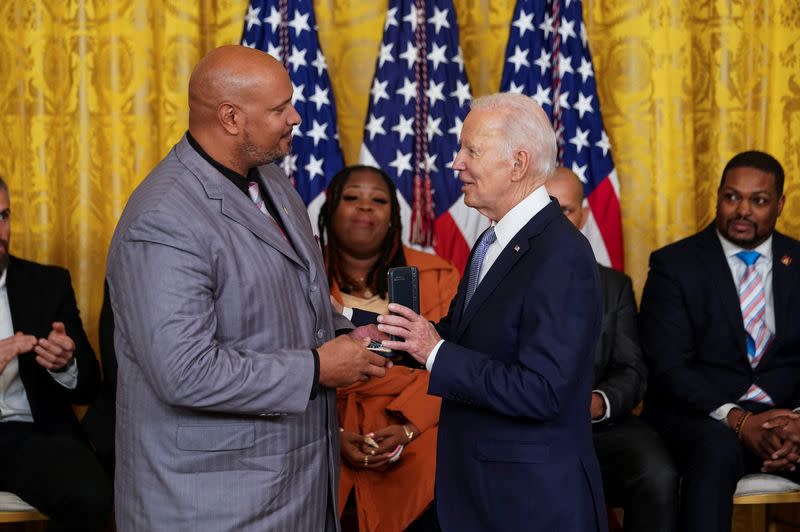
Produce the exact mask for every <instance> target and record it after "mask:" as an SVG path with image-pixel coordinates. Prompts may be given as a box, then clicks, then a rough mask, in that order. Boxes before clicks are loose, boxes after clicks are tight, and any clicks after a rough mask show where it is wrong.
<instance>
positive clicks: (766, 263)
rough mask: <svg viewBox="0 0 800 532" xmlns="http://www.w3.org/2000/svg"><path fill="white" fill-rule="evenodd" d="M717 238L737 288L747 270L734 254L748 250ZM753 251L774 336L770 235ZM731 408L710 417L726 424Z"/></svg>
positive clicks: (768, 322) (767, 320) (720, 237)
mask: <svg viewBox="0 0 800 532" xmlns="http://www.w3.org/2000/svg"><path fill="white" fill-rule="evenodd" d="M717 237H718V238H719V243H720V244H722V252H723V253H725V258H726V259H727V261H728V267H729V268H730V269H731V274H732V275H733V280H734V282H735V283H736V286H737V287H738V286H739V282H740V281H741V279H742V276H744V272H745V270H746V269H747V265H746V264H745V263H744V261H743V260H742V259H740V258H739V257H737V256H736V254H737V253H739V252H740V251H749V250H746V249H745V248H741V247H739V246H737V245H736V244H734V243H733V242H730V241H729V240H727V239H726V238H725V237H724V236H722V235H721V234H720V232H719V231H717ZM753 251H758V252H759V253H760V254H761V256H760V257H759V258H758V260H757V261H756V263H755V267H756V271H757V272H758V273H759V274H760V275H761V279H762V281H763V285H764V302H765V304H766V310H765V313H764V321H765V322H766V325H767V329H768V330H769V332H770V333H771V334H773V335H774V334H775V305H774V298H773V294H772V235H770V237H769V238H767V239H766V240H765V241H764V242H762V243H761V245H759V246H758V247H757V248H755V249H753ZM742 334H745V330H744V323H742ZM733 408H739V406H737V405H735V404H734V403H726V404H724V405H722V406H720V407H719V408H717V409H716V410H713V411H712V412H711V413H710V415H711V417H712V418H714V419H716V420H717V421H721V422H723V423H725V424H727V423H728V413H729V412H730V411H731V409H733Z"/></svg>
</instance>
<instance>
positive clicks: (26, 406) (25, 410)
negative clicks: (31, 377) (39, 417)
mask: <svg viewBox="0 0 800 532" xmlns="http://www.w3.org/2000/svg"><path fill="white" fill-rule="evenodd" d="M7 271H8V270H7V269H4V270H3V273H2V275H0V339H5V338H8V337H10V336H13V335H14V324H13V322H12V320H11V307H10V306H9V304H8V290H7V289H6V272H7ZM23 332H25V331H23ZM48 372H49V373H50V375H51V376H52V377H53V379H54V380H55V381H56V382H58V383H59V384H61V385H62V386H64V387H65V388H67V389H70V390H74V389H75V387H76V386H77V385H78V366H77V364H76V363H75V359H74V358H73V359H72V360H71V361H70V363H69V364H68V366H67V369H66V370H65V371H60V372H57V373H54V372H52V371H48ZM5 421H25V422H28V423H33V414H32V413H31V405H30V403H29V402H28V394H27V393H26V392H25V386H24V385H23V384H22V379H20V378H19V361H18V360H17V357H14V358H12V359H11V361H10V362H9V363H8V364H7V365H6V367H5V369H3V371H2V372H0V422H5Z"/></svg>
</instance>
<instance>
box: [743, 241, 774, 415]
mask: <svg viewBox="0 0 800 532" xmlns="http://www.w3.org/2000/svg"><path fill="white" fill-rule="evenodd" d="M736 256H737V257H738V258H739V259H740V260H741V261H742V262H744V264H745V266H746V269H745V271H744V275H742V278H741V280H740V281H739V304H740V306H741V307H742V320H743V323H744V330H745V335H746V340H747V358H748V359H749V360H750V366H751V367H752V368H753V369H755V368H756V367H758V363H759V362H761V357H762V356H764V352H765V351H766V349H767V346H768V345H769V343H770V341H771V340H772V333H770V332H769V329H767V321H766V312H767V304H766V299H765V297H764V282H763V279H762V278H761V274H760V273H758V271H757V270H756V261H757V260H758V259H759V257H761V254H760V253H759V252H758V251H740V252H739V253H737V254H736ZM740 400H741V401H755V402H757V403H765V404H773V403H772V398H771V397H770V396H769V394H768V393H767V392H765V391H764V390H763V389H762V388H761V387H760V386H758V385H757V384H755V383H754V384H751V385H750V388H749V389H748V390H747V391H746V392H745V394H744V395H743V396H742V397H741V398H740Z"/></svg>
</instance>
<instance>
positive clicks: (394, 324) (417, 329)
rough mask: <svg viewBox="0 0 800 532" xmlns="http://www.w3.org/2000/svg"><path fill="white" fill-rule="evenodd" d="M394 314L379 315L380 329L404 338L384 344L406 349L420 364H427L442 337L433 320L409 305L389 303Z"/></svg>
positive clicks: (393, 349)
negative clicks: (421, 314) (427, 318)
mask: <svg viewBox="0 0 800 532" xmlns="http://www.w3.org/2000/svg"><path fill="white" fill-rule="evenodd" d="M389 311H391V312H393V313H394V314H382V315H380V316H378V323H379V325H378V329H380V330H381V331H382V332H384V333H386V334H392V335H394V336H399V337H401V338H403V339H404V340H403V341H402V342H401V341H392V340H384V341H383V345H384V346H385V347H388V348H389V349H391V350H392V351H405V352H406V353H408V354H410V355H411V356H412V357H414V360H416V361H417V362H419V363H420V364H425V362H426V361H427V360H428V356H430V354H431V351H433V348H434V347H436V344H437V343H439V340H441V339H442V337H441V336H439V333H438V332H436V328H435V327H434V326H433V324H432V323H431V322H429V321H428V320H426V319H425V318H423V317H422V316H420V315H419V314H417V313H416V312H414V311H413V310H411V309H410V308H408V307H404V306H403V305H398V304H397V303H390V304H389Z"/></svg>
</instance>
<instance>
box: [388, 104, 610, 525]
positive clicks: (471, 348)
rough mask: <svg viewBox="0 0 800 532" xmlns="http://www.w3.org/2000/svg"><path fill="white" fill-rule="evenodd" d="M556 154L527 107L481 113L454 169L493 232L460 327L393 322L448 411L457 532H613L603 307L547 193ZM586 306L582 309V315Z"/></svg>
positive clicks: (458, 316) (449, 519)
mask: <svg viewBox="0 0 800 532" xmlns="http://www.w3.org/2000/svg"><path fill="white" fill-rule="evenodd" d="M555 159H556V141H555V134H554V133H553V129H552V127H551V125H550V122H549V120H548V118H547V115H545V113H544V111H543V110H542V108H541V107H539V106H538V104H536V103H535V102H534V101H533V100H531V99H530V98H528V97H526V96H523V95H521V94H507V93H504V94H496V95H492V96H487V97H484V98H480V99H477V100H475V101H474V102H473V104H472V110H471V111H470V113H469V114H468V115H467V118H466V119H465V121H464V127H463V129H462V131H461V149H460V150H459V152H458V154H457V156H456V159H455V161H454V163H453V168H454V169H455V170H457V171H459V178H460V179H461V181H462V183H463V187H462V190H463V191H464V201H465V203H466V204H467V205H468V206H470V207H472V208H475V209H477V210H478V211H480V212H481V213H482V214H484V215H486V216H488V217H489V218H490V219H491V220H492V222H494V223H493V225H492V226H491V227H490V228H489V229H487V230H486V232H484V233H483V235H482V236H481V238H480V239H479V240H478V242H477V243H476V245H475V246H474V247H473V250H472V254H471V257H470V265H469V269H468V271H467V273H466V275H465V276H464V279H463V280H462V282H461V284H460V285H459V289H458V293H457V294H456V297H455V299H454V300H453V302H452V304H451V306H450V311H449V313H448V315H447V316H446V317H445V318H444V319H443V320H442V321H441V322H439V324H438V325H437V326H436V327H435V328H434V326H433V325H431V324H430V323H429V322H427V321H426V320H425V319H424V318H423V317H420V316H418V315H417V314H415V313H414V312H412V311H410V310H409V309H407V308H405V307H402V306H399V305H396V304H392V305H389V309H390V311H392V312H396V313H398V314H399V315H385V316H380V317H379V321H380V323H381V324H380V325H379V328H381V329H382V330H383V331H384V332H386V333H388V334H395V335H397V336H400V337H402V338H404V339H405V340H404V341H399V342H392V341H386V342H384V345H386V346H387V347H390V348H392V349H398V350H402V351H406V352H408V353H410V354H411V355H412V356H413V357H414V358H415V359H416V360H418V361H419V362H421V363H424V364H425V365H426V367H427V368H428V369H429V370H430V372H431V377H430V385H429V388H428V392H429V393H431V394H433V395H438V396H440V397H442V407H441V418H440V423H439V440H438V448H437V456H436V461H437V462H436V490H435V496H436V513H437V516H438V518H439V522H440V525H441V527H442V529H443V530H444V531H445V532H451V531H458V532H469V531H476V532H477V531H480V532H489V531H508V530H528V531H543V532H544V531H548V532H550V531H553V530H560V531H575V532H588V531H593V530H604V529H605V528H606V515H605V502H604V500H603V492H602V481H601V478H600V471H599V468H598V465H597V459H596V457H595V454H594V449H593V448H592V433H591V424H590V420H589V405H590V400H591V399H590V398H591V386H592V359H593V354H594V350H595V345H596V343H597V338H598V334H599V332H600V321H601V313H602V310H601V299H600V298H601V295H600V286H599V279H598V273H597V267H596V263H595V260H594V255H593V254H592V250H591V247H590V246H589V243H588V242H587V240H586V239H585V238H584V237H583V235H581V234H580V232H579V231H578V230H577V229H576V228H575V227H574V226H573V225H572V224H571V223H570V222H569V221H568V220H567V219H566V218H564V217H563V216H562V215H561V210H560V208H559V206H558V203H557V202H556V201H553V200H551V199H550V197H549V196H548V194H547V190H546V189H545V186H544V185H545V183H546V182H547V180H548V179H549V178H550V177H551V176H552V174H553V172H554V170H555V166H556V165H555ZM578 302H579V304H578Z"/></svg>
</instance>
